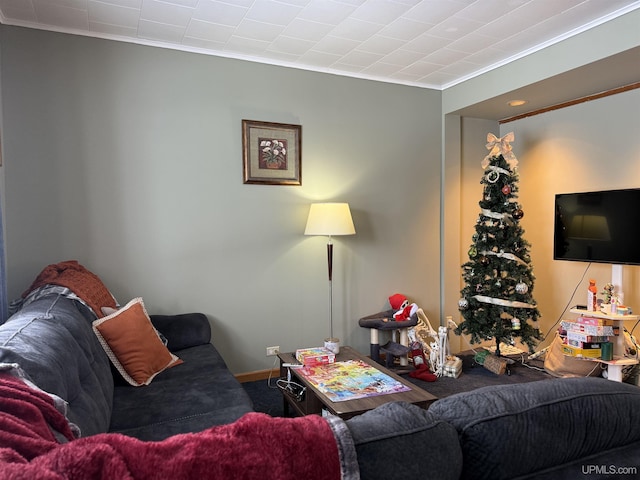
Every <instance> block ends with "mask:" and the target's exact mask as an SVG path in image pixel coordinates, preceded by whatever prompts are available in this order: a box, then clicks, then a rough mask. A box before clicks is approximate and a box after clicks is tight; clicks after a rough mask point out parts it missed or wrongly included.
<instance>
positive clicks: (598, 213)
mask: <svg viewBox="0 0 640 480" xmlns="http://www.w3.org/2000/svg"><path fill="white" fill-rule="evenodd" d="M553 237H554V238H553V240H554V242H553V258H554V259H555V260H573V261H578V262H598V263H611V264H626V265H640V188H633V189H625V190H605V191H601V192H583V193H561V194H557V195H556V196H555V226H554V235H553Z"/></svg>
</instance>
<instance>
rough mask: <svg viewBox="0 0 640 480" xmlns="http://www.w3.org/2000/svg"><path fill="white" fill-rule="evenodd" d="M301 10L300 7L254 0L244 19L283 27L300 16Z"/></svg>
mask: <svg viewBox="0 0 640 480" xmlns="http://www.w3.org/2000/svg"><path fill="white" fill-rule="evenodd" d="M301 10H302V7H297V6H293V5H286V4H283V3H279V4H274V3H273V2H272V1H268V0H256V1H255V2H254V3H253V4H252V5H251V8H250V9H249V11H248V12H247V15H246V17H245V18H246V19H248V20H255V21H256V22H264V23H270V24H273V25H283V26H285V25H288V24H289V23H291V22H292V21H293V19H294V18H296V16H297V15H299V14H300V11H301Z"/></svg>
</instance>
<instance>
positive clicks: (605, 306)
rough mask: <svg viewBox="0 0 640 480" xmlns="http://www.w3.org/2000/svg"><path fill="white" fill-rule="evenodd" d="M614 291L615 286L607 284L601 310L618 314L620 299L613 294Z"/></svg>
mask: <svg viewBox="0 0 640 480" xmlns="http://www.w3.org/2000/svg"><path fill="white" fill-rule="evenodd" d="M614 289H615V286H614V285H613V283H607V284H605V286H604V287H603V290H602V295H604V299H603V300H602V304H601V305H600V310H602V311H603V312H605V313H609V312H611V313H616V307H617V304H618V299H617V298H616V297H615V295H614V294H613V290H614Z"/></svg>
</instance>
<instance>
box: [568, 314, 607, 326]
mask: <svg viewBox="0 0 640 480" xmlns="http://www.w3.org/2000/svg"><path fill="white" fill-rule="evenodd" d="M576 323H578V324H580V325H593V326H595V327H605V326H606V327H613V325H614V324H615V323H614V321H613V320H610V319H608V318H595V317H589V316H584V317H583V316H580V317H578V318H577V319H576Z"/></svg>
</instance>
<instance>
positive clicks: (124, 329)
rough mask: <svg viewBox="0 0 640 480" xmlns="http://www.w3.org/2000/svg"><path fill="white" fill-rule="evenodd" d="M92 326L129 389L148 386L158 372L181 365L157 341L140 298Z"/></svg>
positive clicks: (158, 338) (175, 357)
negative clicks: (128, 384)
mask: <svg viewBox="0 0 640 480" xmlns="http://www.w3.org/2000/svg"><path fill="white" fill-rule="evenodd" d="M92 325H93V331H94V332H95V334H96V336H97V337H98V340H99V341H100V344H101V345H102V348H104V351H105V352H106V353H107V356H108V357H109V359H110V360H111V362H112V363H113V365H114V366H115V367H116V369H117V370H118V371H119V372H120V374H121V375H122V377H123V378H124V379H125V380H126V381H127V382H128V383H130V384H131V385H133V386H136V387H139V386H141V385H149V384H150V383H151V381H152V380H153V379H154V377H155V376H156V375H158V374H159V373H160V372H162V371H164V370H166V369H167V368H171V367H173V366H175V365H178V364H180V363H182V360H180V359H179V358H178V357H177V356H175V355H174V354H172V353H171V352H170V351H169V350H168V349H167V347H165V346H164V344H163V343H162V341H161V340H160V337H159V336H158V334H157V333H156V331H155V329H154V328H153V325H152V324H151V319H150V318H149V315H148V314H147V311H146V309H145V308H144V303H143V302H142V298H139V297H138V298H134V299H133V300H131V301H130V302H129V303H128V304H126V305H125V306H124V307H123V308H121V309H120V310H118V311H116V312H114V313H112V314H111V315H107V316H106V317H103V318H100V319H98V320H95V321H94V322H93V324H92Z"/></svg>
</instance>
